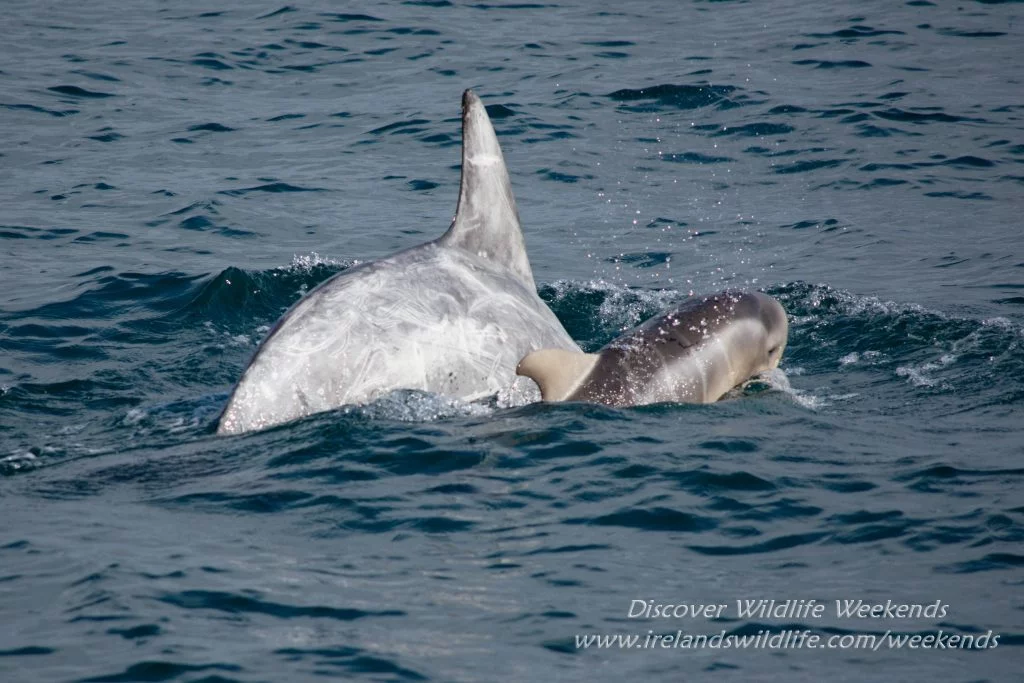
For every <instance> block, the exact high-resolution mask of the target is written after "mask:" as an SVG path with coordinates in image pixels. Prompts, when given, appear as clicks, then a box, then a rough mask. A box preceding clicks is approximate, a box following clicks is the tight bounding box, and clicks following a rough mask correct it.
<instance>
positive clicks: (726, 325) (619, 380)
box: [516, 292, 789, 406]
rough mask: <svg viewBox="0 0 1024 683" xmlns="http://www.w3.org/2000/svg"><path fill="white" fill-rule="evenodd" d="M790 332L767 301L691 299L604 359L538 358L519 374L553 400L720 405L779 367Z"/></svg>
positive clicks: (558, 353)
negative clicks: (727, 394)
mask: <svg viewBox="0 0 1024 683" xmlns="http://www.w3.org/2000/svg"><path fill="white" fill-rule="evenodd" d="M788 330H789V324H788V322H787V321H786V311H785V310H784V309H783V308H782V305H781V304H779V302H778V301H776V300H775V299H773V298H772V297H770V296H768V295H767V294H761V293H760V292H722V293H720V294H713V295H711V296H705V297H700V298H697V299H691V300H688V301H686V302H684V303H682V304H680V305H679V306H677V307H675V308H673V309H671V310H670V311H668V312H666V313H664V314H662V315H660V316H658V317H656V318H652V319H650V320H648V321H647V322H645V323H644V324H642V325H640V326H639V327H636V328H634V329H633V330H631V331H629V332H627V333H625V334H623V335H622V336H621V337H618V338H617V339H615V340H613V341H612V342H611V343H609V344H608V345H607V346H605V347H604V348H602V349H600V350H599V351H598V352H597V353H582V352H579V353H577V352H573V351H567V350H564V349H543V350H541V351H536V352H534V353H531V354H529V355H528V356H526V357H525V358H523V360H522V361H521V362H520V363H519V366H518V367H517V368H516V372H517V373H518V374H520V375H524V376H526V377H529V378H531V379H533V380H534V381H535V382H537V384H538V385H539V386H540V391H541V396H542V397H543V398H544V400H545V401H584V402H589V403H604V404H606V405H612V406H636V405H645V404H648V403H660V402H664V401H674V402H680V403H712V402H714V401H717V400H718V399H719V398H721V397H722V395H723V394H725V392H727V391H729V390H730V389H732V388H733V387H735V386H738V385H740V384H742V383H743V382H745V381H746V380H748V379H750V378H751V377H753V376H754V375H757V374H759V373H761V372H765V371H767V370H771V369H773V368H775V367H778V365H779V360H780V359H781V358H782V351H783V349H785V347H786V339H787V335H788Z"/></svg>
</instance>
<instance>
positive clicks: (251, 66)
mask: <svg viewBox="0 0 1024 683" xmlns="http://www.w3.org/2000/svg"><path fill="white" fill-rule="evenodd" d="M1022 45H1024V4H1021V3H1020V2H1009V1H1007V2H1000V1H998V0H985V1H974V0H962V1H961V2H945V1H943V0H934V1H933V2H929V1H927V0H912V1H910V2H902V1H891V2H881V1H878V0H873V1H866V2H860V1H858V2H852V1H846V2H828V3H811V2H796V1H795V0H780V1H779V2H772V3H758V2H743V1H742V0H737V1H733V2H728V1H725V2H711V1H707V2H668V1H660V2H658V1H655V2H643V3H641V2H635V3H633V2H621V1H620V2H608V1H596V2H582V1H580V2H562V1H561V0H554V1H553V2H546V1H540V2H533V1H526V2H506V1H503V0H483V1H482V2H472V1H471V2H456V1H455V0H452V1H448V0H421V1H415V0H411V1H408V2H399V1H397V0H391V1H388V2H377V3H356V2H326V1H323V0H321V1H312V2H295V3H294V4H290V5H283V4H280V3H279V2H270V3H268V2H263V1H259V2H241V1H240V0H225V1H224V2H218V3H202V2H194V1H192V0H185V1H180V2H158V1H156V0H151V1H143V0H137V1H132V2H124V3H85V2H79V3H69V2H54V1H52V0H32V1H31V2H29V1H27V0H8V2H6V3H5V5H4V21H3V23H2V25H0V259H2V261H0V265H2V267H0V520H2V522H0V681H4V682H7V681H18V682H20V681H33V682H35V681H62V682H64V681H66V682H72V681H82V682H84V681H90V682H100V681H104V682H113V681H188V682H198V681H205V682H207V683H212V682H220V683H224V682H227V681H245V682H256V681H317V680H330V679H338V680H355V681H554V680H565V681H572V680H587V681H639V680H644V681H681V680H686V681H716V682H718V681H743V682H747V681H752V680H756V681H815V682H817V681H823V680H827V681H830V682H833V683H839V682H845V681H851V682H852V681H864V680H885V681H930V682H934V681H964V682H967V681H1019V680H1022V678H1021V676H1022V674H1021V671H1022V670H1024V546H1022V543H1024V492H1022V491H1024V419H1022V418H1024V220H1022V215H1024V71H1022V69H1021V65H1022V57H1024V48H1022ZM466 88H474V89H475V90H476V92H477V93H478V94H479V95H480V96H481V97H482V98H483V100H484V102H485V103H486V104H487V105H488V111H489V113H490V115H491V117H492V120H493V122H494V125H495V127H496V129H497V131H498V133H499V139H500V140H501V143H502V145H503V148H504V152H505V158H506V161H507V163H508V166H509V169H510V172H511V176H512V183H513V187H514V190H515V192H516V196H517V200H518V204H519V210H520V214H521V216H522V220H523V225H524V231H525V235H526V240H527V246H528V250H529V255H530V259H531V261H532V264H533V268H534V273H535V276H536V279H537V282H538V287H539V289H540V293H541V295H542V297H543V298H544V299H545V301H547V302H548V304H549V305H550V306H551V308H552V309H553V310H554V311H555V313H556V314H557V315H558V317H559V318H560V319H561V320H562V321H563V323H564V324H565V326H566V328H567V329H568V330H569V332H570V334H572V336H573V337H574V338H576V339H577V340H578V341H579V342H580V344H581V345H582V346H584V347H585V348H586V349H596V348H598V347H600V346H601V345H603V344H604V343H606V342H607V341H609V340H611V339H612V338H614V337H615V336H617V335H618V334H619V333H620V332H621V331H623V330H625V329H628V328H630V327H631V326H633V325H635V324H637V323H639V322H641V321H643V320H645V319H646V318H648V317H650V316H652V315H655V314H657V313H658V312H659V311H660V310H662V309H663V308H665V307H667V306H669V305H671V304H673V303H674V302H678V301H681V300H683V299H684V298H685V297H687V296H689V295H691V294H706V293H710V292H714V291H717V290H720V289H723V288H726V287H745V288H758V289H763V290H764V291H766V292H768V293H770V294H771V295H773V296H775V297H777V298H778V299H779V300H780V301H781V302H782V303H783V305H784V306H785V307H786V309H787V311H788V313H789V316H790V341H789V346H788V348H787V349H786V353H785V357H784V359H783V363H782V367H781V372H779V373H775V374H774V375H773V376H771V377H769V378H766V380H765V381H763V382H758V383H755V385H753V386H751V387H748V388H746V389H745V390H743V391H737V392H734V394H733V395H731V396H730V397H728V398H727V399H726V400H723V401H721V402H720V403H718V404H715V405H710V406H686V405H658V406H649V407H644V408H636V409H624V410H617V409H611V408H605V407H599V406H592V405H582V404H562V405H546V404H533V405H528V406H524V407H519V408H513V409H502V408H499V407H496V405H495V403H494V402H483V403H480V404H465V403H460V402H458V401H453V400H446V399H443V398H441V397H438V396H431V395H427V394H422V393H418V392H412V391H406V392H396V393H395V394H392V395H390V396H388V397H387V398H385V399H382V400H380V401H378V402H376V403H374V404H371V405H367V406H362V407H348V408H344V409H341V410H338V411H335V412H332V413H327V414H320V415H316V416H312V417H309V418H307V419H304V420H301V421H299V422H296V423H292V424H288V425H284V426H281V427H278V428H275V429H272V430H269V431H266V432H262V433H257V434H250V435H245V436H240V437H231V438H220V437H217V436H215V434H214V428H215V423H216V419H217V415H218V411H219V410H220V409H221V408H222V406H223V405H224V402H225V400H226V398H227V395H228V392H229V391H230V389H231V386H232V384H233V382H234V381H235V380H236V379H237V378H238V377H239V376H240V373H241V372H242V370H243V368H244V367H245V365H246V362H247V360H248V358H249V357H250V355H251V354H252V353H253V351H254V349H255V347H256V345H257V344H258V343H259V341H260V340H261V339H262V337H263V336H264V335H265V334H266V332H267V331H268V329H269V327H270V326H271V325H272V324H273V323H274V321H275V320H276V319H277V318H278V317H279V316H280V315H281V313H282V312H283V311H284V310H285V309H286V308H287V307H288V306H289V305H291V304H292V303H294V302H295V301H296V300H297V299H298V298H299V297H300V296H301V295H302V294H303V293H304V292H306V291H308V290H309V289H311V288H312V287H314V286H315V285H317V284H318V283H319V282H321V281H323V280H324V279H326V278H328V277H329V276H331V275H333V274H334V273H337V272H340V271H342V270H344V269H345V268H348V267H351V266H352V264H354V263H357V262H363V261H366V260H368V259H372V258H375V257H379V256H382V255H386V254H389V253H392V252H394V251H396V250H398V249H401V248H405V247H409V246H413V245H415V244H418V243H421V242H424V241H427V240H430V239H433V238H434V237H437V236H439V235H440V234H441V233H442V232H443V231H444V230H445V229H446V228H447V226H448V223H449V221H450V220H451V216H452V214H453V213H454V210H455V201H456V196H457V191H458V181H459V153H460V120H459V115H460V97H461V94H462V91H463V90H464V89H466ZM746 600H752V601H755V603H752V604H757V603H756V601H757V600H765V601H770V600H775V601H776V602H775V604H774V606H771V604H770V603H765V605H766V607H765V610H763V611H761V612H756V613H754V614H751V613H749V612H746V611H744V610H741V607H743V606H744V605H745V604H746V603H745V601H746ZM787 600H788V601H790V602H788V603H787V602H786V601H787ZM812 601H813V602H812ZM837 601H839V606H838V607H837ZM845 601H852V602H851V603H847V602H845ZM857 601H863V603H857ZM848 604H849V605H856V604H862V605H863V606H864V609H863V610H862V611H861V612H859V613H858V612H856V611H855V610H853V608H851V610H852V611H853V613H851V610H846V611H841V610H840V608H843V607H844V606H845V605H848ZM659 605H675V606H677V607H672V608H667V611H668V612H669V616H668V617H665V616H660V617H659V616H654V615H655V614H656V613H661V612H664V611H666V609H665V608H661V607H658V606H659ZM697 605H725V607H724V608H721V609H718V608H717V607H716V608H715V609H713V610H711V611H710V612H708V611H701V609H700V608H699V607H695V606H697ZM816 605H822V606H823V607H822V610H819V611H817V612H816V611H815V606H816ZM873 605H879V606H880V607H879V608H877V609H874V611H872V609H873V608H872V607H871V606H873ZM678 606H682V609H680V608H679V607H678ZM655 608H657V609H655ZM694 612H696V615H695V614H694ZM779 634H782V636H783V637H780V638H776V640H775V641H771V642H774V643H775V644H774V645H771V643H770V642H769V641H770V639H771V637H772V636H777V635H779ZM794 634H804V635H803V636H802V637H803V638H804V640H803V641H802V642H804V643H805V645H804V646H802V647H797V646H796V645H795V643H796V642H797V641H796V639H795V636H794ZM808 634H810V635H814V636H817V637H818V638H819V639H820V640H819V641H818V646H817V647H808V646H807V645H806V642H807V639H808V638H809V637H810V635H808ZM596 636H601V637H604V636H609V637H611V638H613V640H607V639H605V640H598V639H596V638H595V637H596ZM712 636H716V638H712ZM952 636H955V638H954V639H953V641H952V645H951V644H950V640H949V638H950V637H952ZM915 637H916V639H914V638H915ZM630 638H633V640H630ZM758 638H760V640H757V639H758ZM743 639H746V640H743ZM726 643H728V645H727V644H726ZM743 643H745V644H743ZM758 643H760V645H758ZM829 643H830V644H829ZM606 646H607V647H606Z"/></svg>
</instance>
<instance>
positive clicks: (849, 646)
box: [576, 629, 999, 652]
mask: <svg viewBox="0 0 1024 683" xmlns="http://www.w3.org/2000/svg"><path fill="white" fill-rule="evenodd" d="M998 646H999V635H998V634H994V633H993V632H992V631H988V632H987V633H980V634H964V633H947V632H945V631H942V630H939V631H936V632H934V633H927V634H921V633H915V634H909V633H893V632H892V631H891V630H887V631H886V632H885V633H881V634H875V633H844V634H831V635H827V634H821V633H815V632H813V631H811V630H810V629H803V630H800V629H779V630H772V629H761V630H760V631H758V632H757V633H756V634H743V635H739V634H734V633H728V632H727V631H726V630H725V629H722V630H721V631H719V632H718V633H715V634H711V635H709V634H707V633H696V634H693V633H683V632H682V631H681V630H680V631H676V632H675V633H655V632H654V631H653V630H649V631H648V632H647V634H646V635H641V634H638V633H615V634H604V635H599V634H576V649H577V650H585V649H590V648H594V649H599V650H600V649H619V650H653V649H665V650H699V649H710V650H729V649H734V650H871V651H873V652H877V651H878V650H882V649H887V650H901V649H909V650H988V649H993V648H996V647H998Z"/></svg>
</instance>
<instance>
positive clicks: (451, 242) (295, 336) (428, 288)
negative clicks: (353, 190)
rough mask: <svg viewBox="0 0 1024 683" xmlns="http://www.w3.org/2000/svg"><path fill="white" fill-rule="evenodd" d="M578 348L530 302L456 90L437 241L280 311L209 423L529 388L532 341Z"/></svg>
mask: <svg viewBox="0 0 1024 683" xmlns="http://www.w3.org/2000/svg"><path fill="white" fill-rule="evenodd" d="M548 347H550V348H555V349H562V350H565V351H574V352H579V347H578V346H577V345H576V344H575V342H573V341H572V339H571V338H570V337H569V335H568V334H567V333H566V331H565V329H564V328H563V327H562V325H561V323H560V322H559V321H558V319H557V318H556V317H555V315H554V314H553V313H552V312H551V310H550V309H548V307H547V306H546V305H545V304H544V302H543V301H541V299H540V297H539V296H538V295H537V290H536V287H535V285H534V281H533V272H532V271H531V269H530V262H529V259H528V258H527V256H526V246H525V243H524V241H523V234H522V230H521V228H520V225H519V214H518V211H517V209H516V203H515V198H514V197H513V195H512V188H511V185H510V183H509V177H508V171H507V169H506V168H505V161H504V158H503V157H502V154H501V148H500V146H499V145H498V139H497V137H496V136H495V134H494V128H493V127H492V126H491V122H490V119H489V118H488V116H487V111H486V110H485V109H484V105H483V103H481V101H480V99H479V98H478V97H477V96H476V95H475V94H474V93H473V92H472V91H470V90H467V91H466V92H465V93H464V94H463V96H462V179H461V182H460V188H459V202H458V209H457V211H456V215H455V219H454V220H453V221H452V224H451V227H450V228H449V229H448V231H447V232H446V233H444V235H442V236H441V237H440V238H438V239H436V240H434V241H432V242H428V243H426V244H422V245H420V246H418V247H413V248H411V249H407V250H405V251H401V252H398V253H396V254H393V255H391V256H389V257H386V258H383V259H379V260H377V261H371V262H368V263H364V264H361V265H359V266H357V267H354V268H350V269H349V270H346V271H343V272H341V273H338V274H337V275H335V276H334V277H332V278H330V279H329V280H327V281H326V282H324V283H322V284H321V285H320V286H318V287H317V288H316V289H314V290H312V291H311V292H309V294H307V295H306V296H305V297H303V298H302V299H301V300H299V301H298V303H296V304H295V305H294V306H292V308H291V309H289V310H288V311H287V312H286V313H285V314H284V315H283V316H282V317H281V319H280V320H278V322H277V323H276V324H275V325H274V327H273V329H272V330H271V331H270V333H269V334H268V335H267V337H266V339H264V340H263V343H262V344H261V345H260V346H259V348H258V349H257V350H256V353H255V355H254V356H253V358H252V360H251V361H250V363H249V366H248V367H247V368H246V370H245V372H244V373H243V374H242V377H241V379H240V380H239V381H238V383H237V384H236V385H235V387H234V390H233V391H232V393H231V396H230V398H229V399H228V402H227V405H226V406H225V408H224V411H223V412H222V413H221V416H220V421H219V424H218V426H217V433H218V434H238V433H242V432H247V431H252V430H257V429H265V428H267V427H270V426H273V425H277V424H281V423H283V422H288V421H290V420H294V419H297V418H300V417H303V416H305V415H310V414H312V413H316V412H320V411H325V410H330V409H332V408H336V407H338V406H341V405H345V404H353V403H366V402H368V401H373V400H374V399H376V398H379V397H381V396H383V395H384V394H386V393H388V392H390V391H393V390H395V389H420V390H423V391H429V392H433V393H437V394H442V395H445V396H450V397H456V398H460V399H465V400H473V399H477V398H482V397H484V396H487V395H490V394H494V393H496V392H498V391H502V390H506V389H510V390H511V391H512V394H513V396H518V397H519V398H520V399H528V398H530V397H531V393H532V394H533V395H534V396H535V395H536V388H535V387H533V385H532V383H531V382H529V381H528V380H525V379H521V378H517V377H516V376H515V367H516V363H517V362H518V360H519V359H520V358H522V357H523V356H525V355H527V354H529V353H530V352H532V351H536V350H538V349H541V348H548Z"/></svg>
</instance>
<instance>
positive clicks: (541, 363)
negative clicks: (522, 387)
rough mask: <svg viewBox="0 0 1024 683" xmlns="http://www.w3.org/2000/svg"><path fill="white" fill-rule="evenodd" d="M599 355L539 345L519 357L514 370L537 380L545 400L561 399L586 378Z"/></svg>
mask: <svg viewBox="0 0 1024 683" xmlns="http://www.w3.org/2000/svg"><path fill="white" fill-rule="evenodd" d="M598 358H599V356H598V355H597V354H596V353H580V352H578V351H566V350H564V349H541V350H540V351H534V352H533V353H531V354H528V355H527V356H526V357H525V358H523V359H522V360H521V361H519V365H517V366H516V374H517V375H522V376H524V377H529V378H530V379H532V380H533V381H534V382H536V383H537V386H538V387H540V395H541V398H543V399H544V400H545V401H564V400H566V398H568V397H569V396H570V395H571V394H572V393H573V392H574V391H576V389H578V388H579V386H580V385H581V384H582V383H583V381H584V380H585V379H586V378H587V375H589V374H590V371H591V370H592V369H593V368H594V365H595V364H596V363H597V359H598Z"/></svg>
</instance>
